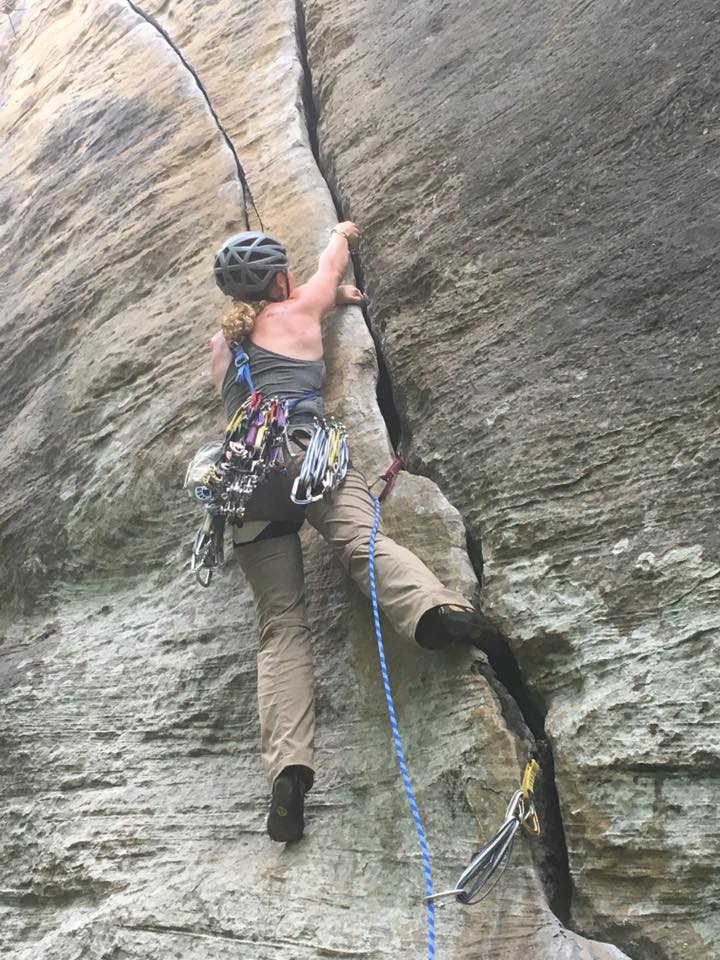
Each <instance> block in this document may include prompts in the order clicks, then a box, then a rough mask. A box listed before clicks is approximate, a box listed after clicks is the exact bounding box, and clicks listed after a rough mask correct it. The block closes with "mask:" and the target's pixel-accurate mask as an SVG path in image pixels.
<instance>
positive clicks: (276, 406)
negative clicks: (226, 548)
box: [184, 344, 349, 587]
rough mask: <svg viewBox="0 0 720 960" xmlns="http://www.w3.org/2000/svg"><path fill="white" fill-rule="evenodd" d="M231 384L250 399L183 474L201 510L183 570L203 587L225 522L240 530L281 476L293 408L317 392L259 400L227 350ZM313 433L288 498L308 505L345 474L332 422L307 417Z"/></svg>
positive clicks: (218, 555)
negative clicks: (259, 494) (258, 498)
mask: <svg viewBox="0 0 720 960" xmlns="http://www.w3.org/2000/svg"><path fill="white" fill-rule="evenodd" d="M233 356H234V363H235V368H236V373H235V380H236V382H237V383H245V384H246V386H247V388H248V390H249V396H248V398H247V400H246V401H245V402H244V403H243V404H242V406H241V407H240V408H239V409H238V410H237V411H236V412H235V414H233V416H232V418H231V419H230V422H229V423H228V425H227V427H226V430H225V439H224V440H223V441H221V442H219V443H209V444H205V445H203V446H202V447H201V448H200V450H199V451H198V452H197V453H196V454H195V457H194V458H193V460H192V462H191V463H190V466H189V467H188V470H187V473H186V475H185V484H184V485H185V487H186V488H188V489H189V490H191V493H192V494H193V495H194V497H195V499H196V500H197V501H198V502H199V503H201V504H202V505H203V507H204V509H205V515H204V517H203V521H202V523H201V524H200V527H199V529H198V531H197V533H196V534H195V540H194V542H193V549H192V558H191V561H190V570H191V571H192V572H193V573H194V574H195V577H196V579H197V581H198V583H200V584H201V585H202V586H203V587H207V586H209V585H210V581H211V579H212V574H213V571H214V569H215V568H216V567H217V566H219V565H220V564H221V563H222V562H223V539H224V529H225V524H226V523H231V524H234V525H235V526H242V524H243V521H244V519H245V511H246V509H247V505H248V502H249V501H250V498H251V497H252V495H253V494H254V493H255V490H256V489H257V488H258V487H259V486H260V485H261V484H262V483H265V482H266V481H268V480H269V479H270V478H271V477H272V476H273V475H275V474H278V473H286V472H287V469H286V464H285V459H284V456H283V450H284V447H285V443H286V439H287V425H288V419H289V416H290V412H291V411H292V408H293V407H294V406H295V405H296V404H297V403H299V402H300V401H301V400H310V399H314V398H315V397H319V396H320V392H319V391H318V390H313V391H312V392H310V393H306V394H303V395H302V396H299V397H292V398H289V399H288V398H285V399H281V398H279V397H270V398H269V399H265V398H263V395H262V393H261V392H260V391H259V390H256V389H255V387H254V384H253V379H252V375H251V373H250V358H249V357H248V355H247V353H246V352H245V351H244V350H243V349H242V347H241V346H239V345H237V344H235V345H233ZM311 429H312V431H313V433H312V438H311V440H310V444H309V446H308V449H307V452H306V455H305V459H304V461H303V464H302V468H301V473H300V475H299V477H298V478H297V479H296V481H295V483H294V484H293V488H292V493H291V499H292V500H293V501H294V502H295V503H297V504H308V503H312V502H313V501H315V500H318V499H320V497H322V496H324V495H326V494H329V493H330V492H332V491H333V490H335V489H336V487H337V486H338V485H339V484H340V483H342V481H343V480H344V478H345V474H346V473H347V468H348V462H349V458H348V445H347V439H346V431H345V427H344V426H343V425H342V424H341V423H339V422H338V421H337V420H334V419H333V418H332V417H328V418H322V419H318V418H317V417H316V418H315V419H314V422H313V425H312V427H311Z"/></svg>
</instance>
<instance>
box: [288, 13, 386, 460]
mask: <svg viewBox="0 0 720 960" xmlns="http://www.w3.org/2000/svg"><path fill="white" fill-rule="evenodd" d="M295 23H296V33H297V48H298V55H299V57H300V62H301V64H302V69H303V86H302V103H303V110H304V112H305V124H306V126H307V131H308V138H309V140H310V149H311V150H312V153H313V156H314V157H315V162H316V163H317V167H318V170H319V171H320V173H321V174H322V176H323V179H324V180H325V183H326V184H327V186H328V190H329V191H330V196H331V197H332V200H333V203H334V204H335V213H336V214H337V218H338V220H351V219H352V217H351V216H350V215H349V213H348V211H347V210H346V209H345V205H344V204H343V202H342V198H341V197H340V195H339V191H338V190H337V186H336V183H335V178H334V176H333V175H332V174H331V173H330V172H329V171H327V170H326V168H325V166H326V165H325V164H324V163H323V161H322V158H321V156H320V143H319V140H318V113H317V106H316V104H315V98H314V96H313V85H312V73H311V71H310V63H309V61H308V55H307V37H306V32H305V8H304V6H303V4H302V0H295ZM352 264H353V270H354V272H355V283H356V284H357V286H358V287H359V288H360V290H363V291H364V290H365V274H364V271H363V266H362V260H361V258H360V254H359V252H357V251H356V252H355V253H353V255H352ZM362 312H363V317H364V318H365V324H366V325H367V328H368V331H369V333H370V336H371V337H372V339H373V343H374V344H375V353H376V356H377V363H378V379H377V383H376V385H375V393H376V396H377V402H378V406H379V407H380V413H381V414H382V417H383V419H384V421H385V425H386V427H387V431H388V436H389V437H390V443H391V444H392V447H393V450H394V451H395V452H396V453H397V452H398V448H399V447H400V443H401V441H402V426H401V421H400V415H399V413H398V411H397V407H396V406H395V399H394V397H393V390H392V381H391V379H390V374H389V372H388V368H387V364H386V363H385V357H384V355H383V351H382V345H381V343H380V339H379V337H378V336H377V334H376V333H375V331H374V330H373V328H372V325H371V323H370V317H369V315H368V311H367V306H366V305H363V307H362Z"/></svg>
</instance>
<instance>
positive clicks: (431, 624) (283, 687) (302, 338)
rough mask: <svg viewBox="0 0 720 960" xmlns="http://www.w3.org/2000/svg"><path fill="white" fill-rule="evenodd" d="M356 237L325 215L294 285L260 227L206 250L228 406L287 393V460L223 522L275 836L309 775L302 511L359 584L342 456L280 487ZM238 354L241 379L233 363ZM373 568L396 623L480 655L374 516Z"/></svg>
mask: <svg viewBox="0 0 720 960" xmlns="http://www.w3.org/2000/svg"><path fill="white" fill-rule="evenodd" d="M358 237H359V233H358V228H357V227H356V225H355V224H354V223H351V222H349V221H346V222H344V223H339V224H338V225H337V226H336V227H334V228H333V230H332V232H331V234H330V239H329V242H328V244H327V247H326V248H325V250H324V251H323V253H322V254H321V256H320V260H319V263H318V269H317V271H316V272H315V274H313V276H312V277H311V278H310V279H309V280H308V281H307V283H304V284H302V285H301V286H296V284H295V278H294V276H293V274H292V272H291V271H290V269H289V261H288V256H287V251H286V249H285V247H284V246H283V245H282V244H281V243H280V242H279V241H278V240H276V239H275V238H274V237H272V236H270V235H269V234H266V233H256V232H245V233H240V234H237V235H235V236H233V237H230V238H229V239H228V240H227V241H226V242H225V243H224V244H223V246H222V248H221V249H220V250H219V251H218V253H217V255H216V257H215V279H216V281H217V283H218V286H219V287H220V289H221V290H222V291H223V293H224V294H226V295H228V296H230V297H231V298H232V303H231V305H230V307H229V309H228V310H227V312H226V313H225V314H224V316H223V317H222V329H221V330H220V331H219V332H218V333H216V334H215V336H213V338H212V340H211V341H210V345H211V363H212V375H213V380H214V382H215V384H216V386H217V388H218V390H219V391H220V393H221V395H222V398H223V404H224V407H225V413H226V415H227V417H228V418H229V419H230V418H232V417H233V415H234V414H235V413H236V411H237V410H238V408H239V407H241V405H242V404H243V403H245V402H246V401H247V400H248V397H249V396H250V383H252V384H253V385H254V389H255V390H257V391H260V392H261V393H262V395H263V396H265V397H281V398H291V400H290V402H291V403H292V404H293V405H292V407H291V409H290V411H289V415H288V422H287V434H286V444H285V462H286V465H287V466H288V471H287V473H286V474H281V473H276V474H275V475H273V477H272V479H270V480H269V481H268V482H266V483H264V484H263V485H262V486H259V487H258V488H257V489H256V490H255V491H254V493H252V496H251V497H250V500H249V501H248V504H247V508H246V511H245V514H244V522H243V524H242V526H239V527H235V528H234V530H235V534H234V536H235V545H236V553H237V554H238V555H239V562H240V566H241V568H242V570H243V572H244V574H245V577H246V578H247V580H248V583H249V584H250V586H251V588H252V591H253V596H254V600H255V608H256V612H257V620H258V626H259V632H260V644H259V651H258V656H257V667H258V706H259V713H260V728H261V739H262V755H263V762H264V766H265V770H266V772H267V774H268V777H269V780H270V784H271V787H272V797H271V802H270V813H269V816H268V821H267V830H268V833H269V835H270V837H272V839H273V840H277V841H281V842H283V841H290V840H297V839H299V838H300V837H301V836H302V833H303V829H304V816H303V805H304V796H305V794H306V792H307V791H308V790H309V789H310V787H311V786H312V784H313V779H314V764H313V737H314V724H315V715H314V700H313V665H312V653H311V643H310V629H309V627H308V623H307V619H306V616H305V600H304V583H303V559H302V551H301V546H300V538H299V536H298V531H299V529H300V527H301V526H302V524H303V522H304V520H307V521H308V522H309V523H310V524H311V525H312V526H313V527H314V528H315V529H316V530H317V531H318V532H319V533H320V534H321V535H322V536H323V537H324V539H325V540H326V541H327V543H328V544H329V545H330V546H331V547H332V548H333V550H334V551H335V553H336V554H337V556H338V557H339V559H340V560H341V562H342V564H343V566H344V568H345V570H346V571H347V572H348V573H349V575H350V576H351V577H352V578H353V580H354V581H355V582H356V583H357V584H358V586H359V587H360V589H361V590H362V591H363V592H364V593H365V595H366V596H367V595H369V586H368V542H369V537H370V530H371V527H372V523H373V511H374V503H373V499H372V496H371V493H370V491H369V489H368V485H367V483H366V481H365V479H364V477H363V475H362V474H361V473H360V472H359V471H358V470H357V469H355V468H354V467H352V466H350V467H349V468H348V469H347V473H346V475H345V478H344V480H343V482H342V483H341V484H340V486H338V487H337V488H336V489H335V490H334V491H333V492H332V493H331V494H330V495H326V496H324V497H322V498H321V499H318V500H315V501H314V502H312V503H309V504H307V505H306V506H301V505H298V504H296V503H293V502H292V500H291V498H290V493H291V490H292V485H293V483H294V480H295V478H296V477H297V476H298V470H299V469H300V465H301V463H302V460H303V457H304V456H305V451H306V449H307V447H308V443H309V441H310V440H311V437H312V435H313V432H314V430H315V424H316V423H317V420H316V418H321V417H322V416H323V406H322V400H321V398H320V390H321V388H322V385H323V381H324V377H325V364H324V362H323V344H322V332H321V319H322V317H323V315H324V314H325V313H327V312H328V311H329V310H330V309H331V308H332V307H333V306H335V304H337V303H360V302H361V301H362V294H361V293H360V291H359V290H357V289H356V288H355V287H352V286H341V279H342V277H343V274H344V272H345V269H346V267H347V264H348V260H349V254H350V250H352V249H354V247H355V245H356V244H357V242H358ZM246 365H247V367H249V370H250V371H251V374H252V377H251V380H248V378H247V377H244V376H241V375H240V374H239V371H241V372H244V371H245V367H246ZM375 568H376V576H377V587H378V600H379V604H380V607H381V609H382V610H383V612H384V613H385V615H386V617H387V618H388V620H389V621H390V623H391V624H392V625H393V627H394V629H395V630H396V631H397V632H398V633H400V634H402V635H404V636H406V637H408V638H410V639H414V640H416V641H417V642H418V643H419V644H420V645H421V646H423V647H426V648H430V649H442V648H444V647H447V646H449V645H450V643H451V642H452V640H453V639H454V638H457V639H463V640H466V641H469V642H471V643H474V644H475V645H477V646H479V647H481V648H482V649H483V650H485V651H486V652H488V653H489V654H492V653H493V652H494V651H495V650H496V648H497V646H498V645H499V644H501V643H502V641H501V638H500V636H499V634H498V631H497V630H496V628H495V627H494V626H493V625H492V624H491V623H490V621H489V620H487V619H486V618H485V617H484V616H483V614H482V613H480V611H478V610H476V609H474V608H473V606H472V605H471V604H470V603H469V602H468V600H467V599H466V598H465V597H463V596H462V595H461V594H459V593H457V592H456V591H454V590H449V589H447V588H446V587H444V586H443V584H442V583H441V582H440V581H439V580H438V579H437V577H436V576H435V575H434V574H433V573H432V572H431V571H430V570H429V569H428V568H427V567H426V566H425V564H424V563H422V562H421V561H420V560H419V559H418V558H417V557H416V556H415V555H414V554H413V553H412V552H411V551H410V550H407V549H406V548H405V547H402V546H400V545H399V544H397V543H395V541H393V540H392V539H390V538H389V537H388V536H386V535H385V534H384V533H383V532H382V528H381V530H380V532H379V533H378V537H377V542H376V547H375Z"/></svg>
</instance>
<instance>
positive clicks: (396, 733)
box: [368, 461, 540, 960]
mask: <svg viewBox="0 0 720 960" xmlns="http://www.w3.org/2000/svg"><path fill="white" fill-rule="evenodd" d="M401 463H402V461H399V462H398V461H395V462H394V463H393V465H392V466H393V468H394V469H393V470H389V471H388V472H387V473H386V474H385V475H383V477H382V478H381V479H383V480H385V481H386V483H388V482H390V481H391V480H393V479H394V476H395V475H396V474H397V471H398V469H400V465H401ZM373 502H374V504H375V513H374V517H373V525H372V529H371V531H370V541H369V549H368V572H369V581H370V601H371V604H372V612H373V622H374V625H375V637H376V639H377V647H378V656H379V658H380V673H381V675H382V682H383V687H384V690H385V700H386V702H387V709H388V716H389V718H390V729H391V731H392V738H393V743H394V746H395V755H396V757H397V761H398V765H399V767H400V773H401V774H402V779H403V784H404V786H405V793H406V795H407V801H408V806H409V807H410V813H411V814H412V818H413V821H414V823H415V830H416V832H417V836H418V843H419V846H420V855H421V857H422V863H423V872H424V874H425V897H424V901H425V905H426V908H427V952H428V960H434V957H435V900H439V899H442V898H445V897H455V899H456V900H457V901H458V902H459V903H463V904H473V903H479V902H480V901H481V900H484V899H485V898H486V897H487V896H489V894H490V893H491V891H492V890H493V889H494V887H495V886H496V884H497V883H498V882H499V881H500V878H501V877H502V875H503V873H504V872H505V870H506V869H507V866H508V864H509V862H510V856H511V854H512V850H513V846H514V843H515V838H516V835H517V832H518V830H519V829H520V827H524V828H525V830H526V831H527V832H528V833H529V834H531V835H532V836H537V835H538V834H539V833H540V820H539V818H538V815H537V810H536V808H535V794H534V790H535V780H536V778H537V775H538V773H539V771H540V765H539V764H538V762H537V760H536V759H535V757H532V758H531V759H530V760H529V761H528V762H527V764H526V765H525V770H524V772H523V777H522V782H521V784H520V788H519V789H518V790H516V791H515V793H514V794H513V796H512V799H511V800H510V803H509V804H508V806H507V810H506V811H505V820H504V822H503V824H502V826H501V827H500V829H499V830H498V831H497V832H496V833H495V835H494V836H493V837H492V838H491V839H490V840H489V841H488V842H487V843H486V844H485V845H484V846H483V847H482V848H481V849H480V850H479V851H478V852H477V853H476V854H475V855H474V856H473V858H472V860H471V861H470V863H469V864H468V866H467V867H466V868H465V870H463V872H462V873H461V874H460V877H459V878H458V881H457V883H456V884H455V886H454V887H453V889H452V890H445V891H443V892H441V893H435V894H434V893H433V889H432V887H433V881H432V872H431V868H430V852H429V849H428V844H427V837H426V835H425V829H424V827H423V824H422V820H421V819H420V813H419V811H418V807H417V802H416V800H415V794H414V791H413V788H412V784H411V782H410V774H409V772H408V766H407V761H406V759H405V752H404V750H403V745H402V740H401V738H400V730H399V727H398V722H397V715H396V713H395V704H394V703H393V696H392V691H391V688H390V677H389V675H388V668H387V662H386V660H385V647H384V644H383V639H382V631H381V629H380V613H379V609H378V599H377V586H376V582H375V541H376V538H377V532H378V528H379V525H380V501H379V499H378V498H377V497H376V496H374V495H373ZM539 748H540V744H538V749H539Z"/></svg>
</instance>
